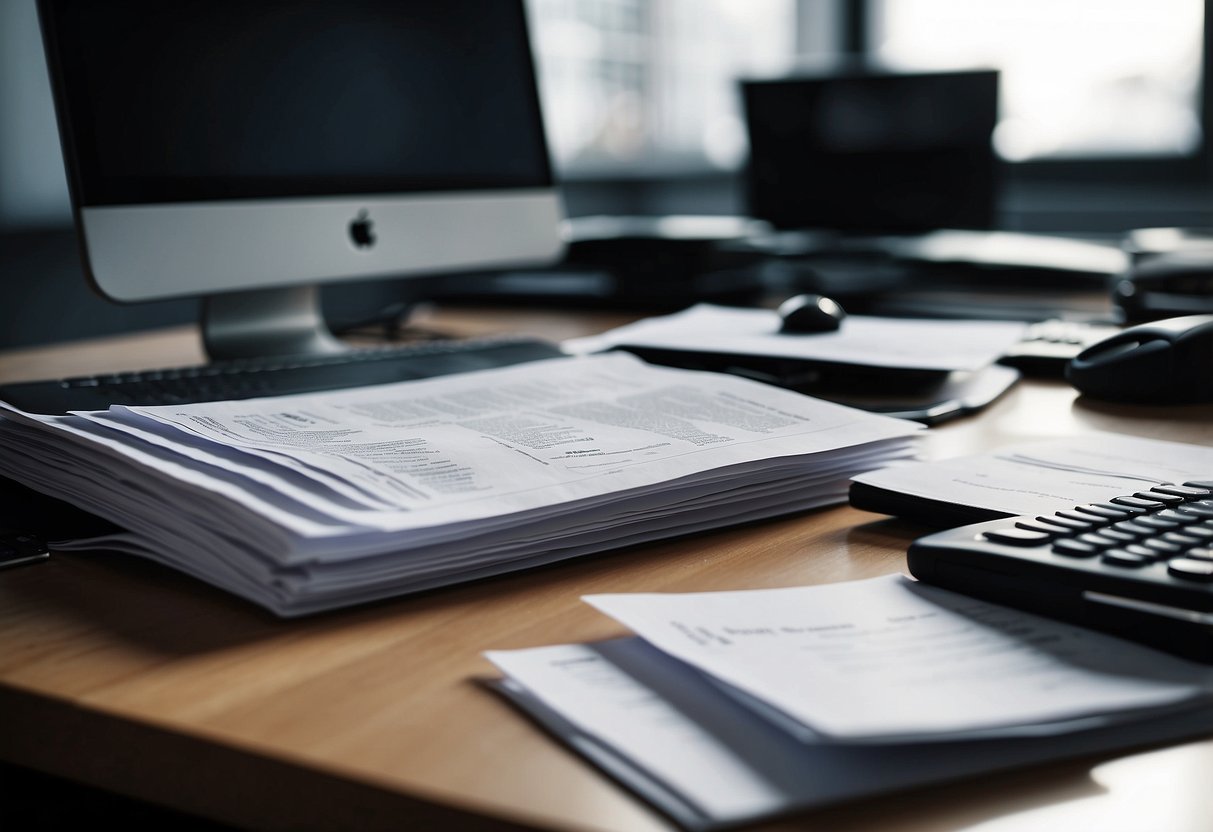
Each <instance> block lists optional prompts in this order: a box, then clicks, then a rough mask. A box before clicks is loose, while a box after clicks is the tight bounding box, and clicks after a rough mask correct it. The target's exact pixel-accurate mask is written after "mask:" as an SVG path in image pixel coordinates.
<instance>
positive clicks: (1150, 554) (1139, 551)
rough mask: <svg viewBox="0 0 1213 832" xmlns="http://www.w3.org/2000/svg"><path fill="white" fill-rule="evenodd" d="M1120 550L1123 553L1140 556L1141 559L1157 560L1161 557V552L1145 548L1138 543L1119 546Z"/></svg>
mask: <svg viewBox="0 0 1213 832" xmlns="http://www.w3.org/2000/svg"><path fill="white" fill-rule="evenodd" d="M1120 549H1121V550H1122V551H1125V552H1131V553H1132V554H1134V555H1141V556H1142V557H1143V558H1149V559H1150V560H1158V559H1159V558H1161V557H1162V556H1163V555H1162V552H1158V551H1155V550H1154V549H1149V548H1146V547H1145V546H1142V545H1141V544H1140V543H1130V544H1129V545H1128V546H1121V547H1120Z"/></svg>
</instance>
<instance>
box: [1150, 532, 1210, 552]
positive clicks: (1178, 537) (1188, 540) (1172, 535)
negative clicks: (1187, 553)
mask: <svg viewBox="0 0 1213 832" xmlns="http://www.w3.org/2000/svg"><path fill="white" fill-rule="evenodd" d="M1160 539H1161V540H1165V541H1167V542H1168V543H1174V544H1175V545H1176V546H1182V547H1183V548H1185V549H1187V548H1190V547H1192V546H1199V545H1200V544H1201V543H1202V540H1201V539H1200V538H1199V537H1192V536H1190V535H1186V534H1184V533H1183V532H1167V533H1166V534H1164V535H1163V536H1162V537H1161V538H1160Z"/></svg>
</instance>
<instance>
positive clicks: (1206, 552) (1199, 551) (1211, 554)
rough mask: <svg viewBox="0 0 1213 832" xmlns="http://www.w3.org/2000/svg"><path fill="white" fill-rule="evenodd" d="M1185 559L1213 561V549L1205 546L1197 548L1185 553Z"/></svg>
mask: <svg viewBox="0 0 1213 832" xmlns="http://www.w3.org/2000/svg"><path fill="white" fill-rule="evenodd" d="M1184 557H1185V558H1194V559H1196V560H1213V549H1209V548H1208V547H1205V546H1197V547H1196V548H1195V549H1189V550H1188V551H1186V552H1184Z"/></svg>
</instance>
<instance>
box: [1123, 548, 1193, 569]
mask: <svg viewBox="0 0 1213 832" xmlns="http://www.w3.org/2000/svg"><path fill="white" fill-rule="evenodd" d="M1100 560H1101V561H1103V562H1104V563H1106V564H1109V565H1111V566H1127V567H1130V568H1133V567H1140V566H1149V565H1150V564H1151V563H1153V562H1154V558H1148V557H1145V556H1143V555H1138V554H1135V553H1133V552H1127V551H1125V550H1124V549H1109V550H1108V551H1106V552H1104V553H1103V557H1101V558H1100ZM1211 565H1213V564H1211Z"/></svg>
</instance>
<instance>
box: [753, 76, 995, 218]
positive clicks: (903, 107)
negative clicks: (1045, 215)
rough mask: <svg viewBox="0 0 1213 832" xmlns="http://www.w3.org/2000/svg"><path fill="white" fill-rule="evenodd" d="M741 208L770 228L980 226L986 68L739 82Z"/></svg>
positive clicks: (988, 128) (988, 122)
mask: <svg viewBox="0 0 1213 832" xmlns="http://www.w3.org/2000/svg"><path fill="white" fill-rule="evenodd" d="M742 93H743V99H744V104H745V113H746V124H747V128H748V131H749V137H750V162H749V166H748V169H747V187H748V199H749V204H750V213H752V214H753V215H754V216H755V217H757V218H759V219H763V220H766V221H768V222H770V223H771V224H772V225H774V226H775V227H777V228H781V229H826V230H835V231H843V232H857V233H878V232H888V233H912V232H921V231H931V230H935V229H941V228H978V229H980V228H992V227H993V226H994V222H995V210H996V197H997V176H996V173H997V168H996V160H995V156H994V150H993V145H992V134H993V131H994V125H995V119H996V117H997V114H998V73H997V72H995V71H993V70H988V71H987V70H981V71H965V72H941V73H916V74H904V75H893V74H863V75H839V76H829V77H814V78H788V79H780V80H769V81H756V80H755V81H746V82H743V84H742Z"/></svg>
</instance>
